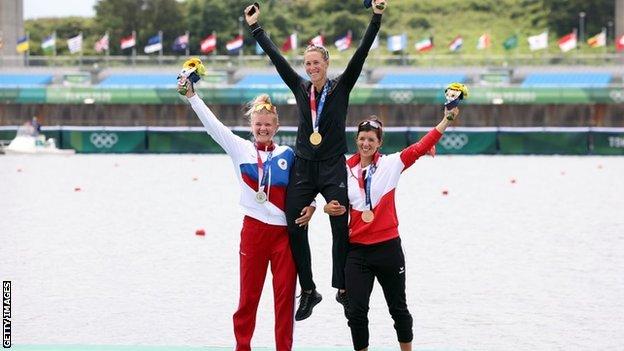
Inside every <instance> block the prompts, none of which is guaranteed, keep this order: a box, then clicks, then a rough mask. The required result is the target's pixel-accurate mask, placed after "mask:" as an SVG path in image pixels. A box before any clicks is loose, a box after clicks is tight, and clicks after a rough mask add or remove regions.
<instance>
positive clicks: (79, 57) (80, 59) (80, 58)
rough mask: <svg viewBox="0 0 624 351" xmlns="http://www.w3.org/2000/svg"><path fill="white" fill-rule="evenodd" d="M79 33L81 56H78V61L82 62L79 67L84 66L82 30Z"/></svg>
mask: <svg viewBox="0 0 624 351" xmlns="http://www.w3.org/2000/svg"><path fill="white" fill-rule="evenodd" d="M78 35H79V36H80V56H78V60H79V61H78V62H79V63H80V64H79V67H80V68H82V53H83V50H82V32H80V34H78Z"/></svg>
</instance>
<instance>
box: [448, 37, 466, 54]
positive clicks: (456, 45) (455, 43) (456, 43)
mask: <svg viewBox="0 0 624 351" xmlns="http://www.w3.org/2000/svg"><path fill="white" fill-rule="evenodd" d="M463 45H464V38H462V36H461V35H458V36H456V37H455V39H453V40H452V41H451V43H450V44H449V47H448V48H449V50H451V51H457V50H459V49H461V47H462V46H463Z"/></svg>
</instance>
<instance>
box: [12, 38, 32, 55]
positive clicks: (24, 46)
mask: <svg viewBox="0 0 624 351" xmlns="http://www.w3.org/2000/svg"><path fill="white" fill-rule="evenodd" d="M28 49H30V41H29V40H28V36H27V35H25V36H23V37H21V38H19V39H17V46H16V47H15V50H16V51H17V52H18V53H20V54H21V53H24V52H26V51H28Z"/></svg>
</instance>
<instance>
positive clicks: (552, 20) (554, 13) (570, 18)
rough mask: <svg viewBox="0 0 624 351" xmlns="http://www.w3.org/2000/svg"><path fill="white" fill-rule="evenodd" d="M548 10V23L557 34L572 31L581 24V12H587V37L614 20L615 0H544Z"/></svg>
mask: <svg viewBox="0 0 624 351" xmlns="http://www.w3.org/2000/svg"><path fill="white" fill-rule="evenodd" d="M543 1H544V6H545V7H546V9H547V10H548V24H549V25H550V27H551V28H552V29H553V30H554V32H555V33H557V35H559V36H561V35H564V34H567V33H570V32H571V31H572V29H573V28H578V26H579V13H580V12H585V39H587V37H589V36H592V35H594V34H596V33H598V32H600V31H601V30H602V27H606V26H607V23H608V22H609V21H613V20H614V14H615V1H613V0H543Z"/></svg>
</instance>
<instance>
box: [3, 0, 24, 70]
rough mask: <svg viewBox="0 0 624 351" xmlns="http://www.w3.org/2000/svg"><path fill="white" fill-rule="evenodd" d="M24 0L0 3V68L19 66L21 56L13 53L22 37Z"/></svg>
mask: <svg viewBox="0 0 624 351" xmlns="http://www.w3.org/2000/svg"><path fill="white" fill-rule="evenodd" d="M24 34H25V33H24V0H1V1H0V67H2V66H21V65H23V64H24V61H23V55H22V54H18V53H17V52H16V51H15V47H16V45H17V39H18V38H20V37H22V36H24Z"/></svg>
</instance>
